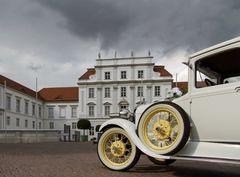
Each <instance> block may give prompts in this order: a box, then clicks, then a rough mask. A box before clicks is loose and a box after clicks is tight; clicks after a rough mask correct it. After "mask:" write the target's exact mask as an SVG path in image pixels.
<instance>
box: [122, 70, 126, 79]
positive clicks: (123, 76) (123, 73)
mask: <svg viewBox="0 0 240 177" xmlns="http://www.w3.org/2000/svg"><path fill="white" fill-rule="evenodd" d="M121 79H127V71H121Z"/></svg>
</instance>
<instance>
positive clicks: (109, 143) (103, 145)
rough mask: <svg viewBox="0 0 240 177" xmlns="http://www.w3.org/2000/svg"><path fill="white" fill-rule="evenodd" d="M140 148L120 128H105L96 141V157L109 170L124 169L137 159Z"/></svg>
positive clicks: (133, 163) (128, 167)
mask: <svg viewBox="0 0 240 177" xmlns="http://www.w3.org/2000/svg"><path fill="white" fill-rule="evenodd" d="M140 154H141V153H140V150H139V149H138V148H137V147H136V146H135V144H134V143H133V142H132V140H131V138H130V137H129V136H128V134H127V132H126V131H124V130H123V129H121V128H118V127H113V128H110V129H107V130H106V131H104V132H103V134H102V135H101V137H100V139H99V142H98V157H99V159H100V161H101V162H102V164H103V165H104V166H106V167H107V168H109V169H111V170H116V171H126V170H128V169H130V168H132V167H133V166H134V165H135V164H136V163H137V162H138V160H139V157H140Z"/></svg>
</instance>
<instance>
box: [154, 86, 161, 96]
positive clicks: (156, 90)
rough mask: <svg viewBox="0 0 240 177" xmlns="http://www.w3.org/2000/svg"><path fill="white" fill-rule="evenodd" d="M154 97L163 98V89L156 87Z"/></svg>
mask: <svg viewBox="0 0 240 177" xmlns="http://www.w3.org/2000/svg"><path fill="white" fill-rule="evenodd" d="M154 95H155V96H161V87H160V86H155V90H154Z"/></svg>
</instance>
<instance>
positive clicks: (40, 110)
mask: <svg viewBox="0 0 240 177" xmlns="http://www.w3.org/2000/svg"><path fill="white" fill-rule="evenodd" d="M38 117H39V118H41V117H42V107H41V106H40V105H39V106H38Z"/></svg>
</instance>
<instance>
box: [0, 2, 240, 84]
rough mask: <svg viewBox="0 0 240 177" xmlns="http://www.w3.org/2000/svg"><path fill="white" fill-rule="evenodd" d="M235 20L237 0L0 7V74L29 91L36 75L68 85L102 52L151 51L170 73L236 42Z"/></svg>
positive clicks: (238, 25) (239, 28)
mask: <svg viewBox="0 0 240 177" xmlns="http://www.w3.org/2000/svg"><path fill="white" fill-rule="evenodd" d="M239 17H240V1H239V0H211V1H202V0H201V1H200V0H119V1H115V0H15V1H14V0H11V1H9V0H0V63H1V66H0V72H1V74H4V75H6V76H9V77H11V78H12V79H15V80H17V81H19V82H21V83H23V84H25V85H27V86H30V87H31V86H32V88H34V87H35V86H34V80H35V79H34V77H35V76H36V75H37V76H38V77H39V82H40V85H42V87H46V86H70V85H76V82H77V78H78V77H79V76H80V75H81V74H83V73H84V72H85V70H86V68H87V67H93V66H94V65H95V58H96V57H97V53H98V52H99V51H101V52H102V57H103V58H105V57H112V56H114V51H115V50H116V51H117V52H118V56H130V51H131V50H134V51H135V54H136V55H138V56H140V55H146V54H147V51H148V50H149V49H150V50H151V52H152V54H153V56H154V57H155V58H157V61H156V60H155V61H154V62H156V63H160V64H164V65H166V66H168V67H167V69H168V70H170V72H172V73H173V74H175V73H176V72H178V73H179V72H181V71H182V70H183V67H182V66H180V61H181V60H182V58H186V56H187V55H188V54H190V53H192V52H194V51H197V50H199V49H202V48H206V47H208V46H210V45H213V44H215V43H218V42H221V41H225V40H227V39H230V38H233V37H236V36H239V35H240V21H239ZM34 70H38V72H35V71H34ZM19 73H21V74H19Z"/></svg>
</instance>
